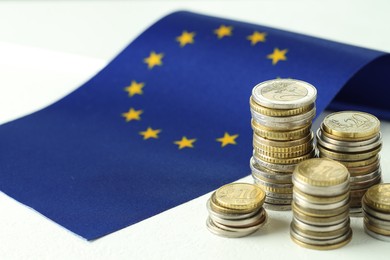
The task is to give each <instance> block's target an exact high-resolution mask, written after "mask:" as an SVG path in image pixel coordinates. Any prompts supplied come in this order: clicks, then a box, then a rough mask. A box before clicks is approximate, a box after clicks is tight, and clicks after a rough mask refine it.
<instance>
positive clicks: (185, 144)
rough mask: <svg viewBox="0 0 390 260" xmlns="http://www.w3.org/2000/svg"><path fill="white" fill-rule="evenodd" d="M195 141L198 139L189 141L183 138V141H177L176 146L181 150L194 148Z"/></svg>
mask: <svg viewBox="0 0 390 260" xmlns="http://www.w3.org/2000/svg"><path fill="white" fill-rule="evenodd" d="M195 141H196V139H187V137H185V136H183V138H182V139H181V140H179V141H175V142H174V144H177V145H178V146H179V149H183V148H185V147H188V148H194V145H193V143H194V142H195Z"/></svg>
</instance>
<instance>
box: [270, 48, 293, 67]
mask: <svg viewBox="0 0 390 260" xmlns="http://www.w3.org/2000/svg"><path fill="white" fill-rule="evenodd" d="M287 51H288V50H287V49H284V50H280V49H279V48H275V49H274V52H273V53H271V54H268V55H267V59H270V60H272V65H275V64H276V63H278V61H280V60H287V57H286V53H287Z"/></svg>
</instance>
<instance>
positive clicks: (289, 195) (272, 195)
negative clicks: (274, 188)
mask: <svg viewBox="0 0 390 260" xmlns="http://www.w3.org/2000/svg"><path fill="white" fill-rule="evenodd" d="M265 195H266V197H265V198H266V199H267V197H268V198H275V199H287V200H290V201H291V200H292V198H293V194H292V193H276V192H270V191H265Z"/></svg>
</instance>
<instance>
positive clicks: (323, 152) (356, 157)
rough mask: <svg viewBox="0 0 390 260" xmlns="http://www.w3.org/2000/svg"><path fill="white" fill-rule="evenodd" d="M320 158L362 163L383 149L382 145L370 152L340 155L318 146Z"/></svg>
mask: <svg viewBox="0 0 390 260" xmlns="http://www.w3.org/2000/svg"><path fill="white" fill-rule="evenodd" d="M317 148H318V151H319V152H320V153H319V156H320V157H322V158H325V157H326V158H329V159H333V160H340V161H361V160H366V159H368V158H371V157H373V156H375V155H376V154H378V153H379V152H380V150H381V148H382V145H379V146H378V147H377V148H375V149H373V150H369V151H366V152H360V153H339V152H334V151H331V150H328V149H326V148H324V147H323V146H321V145H317Z"/></svg>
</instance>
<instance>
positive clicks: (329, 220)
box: [291, 202, 349, 226]
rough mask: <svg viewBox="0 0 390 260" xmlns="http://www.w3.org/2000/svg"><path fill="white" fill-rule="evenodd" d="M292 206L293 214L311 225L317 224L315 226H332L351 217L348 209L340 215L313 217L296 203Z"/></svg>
mask: <svg viewBox="0 0 390 260" xmlns="http://www.w3.org/2000/svg"><path fill="white" fill-rule="evenodd" d="M291 208H292V210H293V216H294V217H295V218H296V219H298V220H300V221H302V222H304V223H306V224H309V225H315V226H330V225H337V224H339V223H341V222H343V221H345V219H346V218H349V212H348V211H347V210H346V211H345V212H342V213H341V214H339V215H336V216H331V217H312V216H309V215H306V214H305V213H304V212H301V211H300V210H299V209H298V208H297V207H296V206H295V203H294V202H292V203H291Z"/></svg>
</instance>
